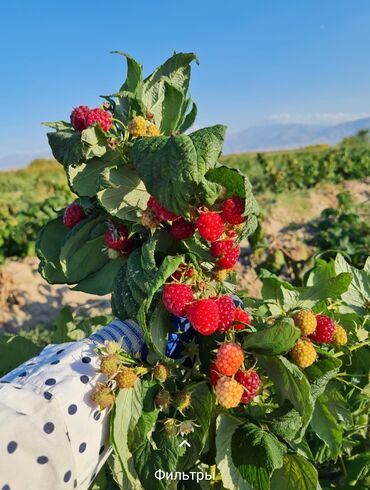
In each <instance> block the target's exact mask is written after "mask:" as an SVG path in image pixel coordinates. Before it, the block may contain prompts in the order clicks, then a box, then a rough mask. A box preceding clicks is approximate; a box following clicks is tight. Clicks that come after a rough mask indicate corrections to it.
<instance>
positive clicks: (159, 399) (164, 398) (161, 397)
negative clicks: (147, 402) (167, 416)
mask: <svg viewBox="0 0 370 490" xmlns="http://www.w3.org/2000/svg"><path fill="white" fill-rule="evenodd" d="M154 403H155V405H156V407H157V408H161V409H167V408H168V407H169V405H170V403H171V395H170V393H169V392H168V391H167V390H162V391H160V392H159V393H158V394H157V396H156V397H155V399H154Z"/></svg>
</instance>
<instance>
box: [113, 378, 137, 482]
mask: <svg viewBox="0 0 370 490" xmlns="http://www.w3.org/2000/svg"><path fill="white" fill-rule="evenodd" d="M141 408H142V389H141V384H140V381H138V382H136V384H135V387H134V388H133V389H131V390H120V391H119V393H118V396H117V398H116V403H115V405H114V408H113V413H112V415H111V422H110V439H111V442H112V445H113V448H114V452H115V455H116V456H117V457H118V460H119V463H120V469H121V471H122V474H120V475H119V478H117V476H116V479H117V480H118V481H121V482H122V488H127V489H129V490H140V489H141V488H142V487H141V484H140V481H139V479H138V476H137V473H136V471H135V468H134V462H133V458H132V454H131V452H130V450H129V447H128V431H129V426H130V424H131V422H132V420H137V418H138V417H140V415H141ZM116 472H117V473H118V471H117V470H116Z"/></svg>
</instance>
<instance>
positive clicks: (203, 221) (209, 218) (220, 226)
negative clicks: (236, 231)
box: [197, 211, 225, 242]
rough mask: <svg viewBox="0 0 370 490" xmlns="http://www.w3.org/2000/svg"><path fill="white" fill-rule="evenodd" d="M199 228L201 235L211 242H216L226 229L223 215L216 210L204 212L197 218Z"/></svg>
mask: <svg viewBox="0 0 370 490" xmlns="http://www.w3.org/2000/svg"><path fill="white" fill-rule="evenodd" d="M197 228H198V232H199V235H200V236H201V237H202V238H204V239H205V240H208V241H209V242H214V241H215V240H217V239H218V238H220V236H221V235H222V233H223V232H224V230H225V225H224V221H223V219H222V218H221V216H220V215H219V214H218V213H216V212H214V211H208V212H206V213H202V214H201V215H200V216H199V218H198V219H197Z"/></svg>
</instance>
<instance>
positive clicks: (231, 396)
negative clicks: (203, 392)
mask: <svg viewBox="0 0 370 490" xmlns="http://www.w3.org/2000/svg"><path fill="white" fill-rule="evenodd" d="M243 393H244V388H243V386H242V385H241V384H239V383H238V382H237V381H235V379H232V378H228V377H226V376H223V377H221V378H220V379H219V380H218V381H217V384H216V396H217V400H218V402H219V404H220V405H222V406H223V407H225V408H235V407H237V406H238V405H239V403H240V400H241V399H242V396H243Z"/></svg>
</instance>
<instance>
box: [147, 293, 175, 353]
mask: <svg viewBox="0 0 370 490" xmlns="http://www.w3.org/2000/svg"><path fill="white" fill-rule="evenodd" d="M169 325H171V315H170V313H169V312H168V311H167V310H166V308H165V307H164V304H163V303H162V301H161V302H159V303H158V304H157V306H156V308H155V310H154V312H153V314H152V315H151V317H150V321H149V330H150V335H151V337H152V341H153V343H154V345H155V346H156V348H157V350H158V351H160V352H161V353H162V354H163V355H165V352H166V346H167V336H168V326H169Z"/></svg>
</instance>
